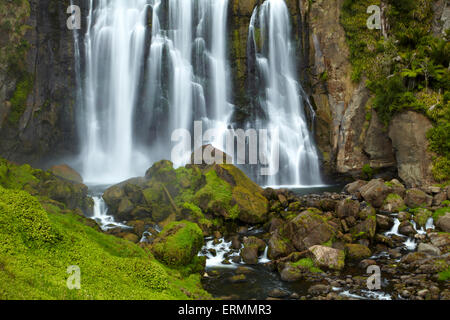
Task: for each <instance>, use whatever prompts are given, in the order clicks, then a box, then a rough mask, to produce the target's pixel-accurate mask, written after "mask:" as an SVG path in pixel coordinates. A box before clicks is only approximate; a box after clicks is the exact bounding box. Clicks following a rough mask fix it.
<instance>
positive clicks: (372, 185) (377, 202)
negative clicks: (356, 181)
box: [360, 179, 390, 208]
mask: <svg viewBox="0 0 450 320" xmlns="http://www.w3.org/2000/svg"><path fill="white" fill-rule="evenodd" d="M360 192H361V196H362V197H363V198H364V200H366V201H367V202H368V203H370V204H371V205H372V206H374V207H375V208H380V207H381V206H382V205H383V201H384V199H386V197H387V196H388V194H389V193H390V189H389V187H388V186H386V184H385V183H384V181H383V180H382V179H373V180H371V181H370V182H369V183H368V184H366V185H364V186H363V187H361V189H360Z"/></svg>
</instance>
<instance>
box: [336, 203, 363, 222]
mask: <svg viewBox="0 0 450 320" xmlns="http://www.w3.org/2000/svg"><path fill="white" fill-rule="evenodd" d="M358 213H359V201H357V200H351V199H345V200H342V201H339V203H338V204H337V208H336V214H337V216H338V217H339V218H345V217H357V216H358Z"/></svg>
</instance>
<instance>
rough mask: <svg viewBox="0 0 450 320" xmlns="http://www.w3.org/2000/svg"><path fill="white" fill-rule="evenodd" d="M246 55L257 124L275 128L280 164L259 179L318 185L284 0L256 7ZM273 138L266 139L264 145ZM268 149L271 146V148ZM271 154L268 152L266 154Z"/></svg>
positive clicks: (279, 182) (312, 148) (313, 151)
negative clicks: (259, 114) (254, 92)
mask: <svg viewBox="0 0 450 320" xmlns="http://www.w3.org/2000/svg"><path fill="white" fill-rule="evenodd" d="M248 41H249V48H250V49H253V50H249V52H248V54H249V55H250V56H249V57H248V60H249V61H250V62H253V63H254V64H255V66H254V68H252V66H249V69H250V70H252V69H254V70H255V73H256V74H254V75H250V76H253V77H254V79H251V80H250V81H249V82H254V84H253V85H252V87H254V88H262V89H260V90H258V91H259V94H258V99H257V104H259V106H258V107H259V108H260V109H261V111H262V114H264V116H263V117H261V118H260V119H258V120H257V121H256V124H258V125H260V126H262V127H265V128H267V129H268V130H269V131H270V132H278V137H279V139H278V143H279V157H280V158H279V159H280V170H279V172H278V174H277V175H274V176H269V177H268V179H267V180H266V181H262V179H261V178H260V179H258V180H259V183H264V182H265V183H266V184H269V185H280V184H283V185H297V186H305V185H320V184H322V181H321V177H320V170H319V159H318V154H317V150H316V148H315V145H314V141H313V137H312V135H311V133H310V132H309V130H308V124H307V119H306V116H305V112H304V101H305V102H306V104H307V107H309V109H310V112H311V114H312V115H313V117H314V111H313V109H312V107H311V105H310V104H309V101H308V98H307V96H306V95H305V94H304V92H303V89H302V87H301V85H300V83H299V81H298V76H297V72H296V70H297V67H296V63H295V59H294V56H295V54H296V52H295V47H294V44H293V42H292V41H291V25H290V16H289V11H288V9H287V6H286V4H285V2H284V0H266V1H265V2H264V3H263V4H262V5H261V6H260V7H259V8H258V7H257V8H255V10H254V12H253V15H252V18H251V23H250V26H249V40H248ZM274 143H277V141H274V139H272V141H270V142H269V145H272V144H274ZM270 150H273V148H270ZM273 156H274V155H272V154H270V153H269V155H268V158H269V159H271V158H272V157H273Z"/></svg>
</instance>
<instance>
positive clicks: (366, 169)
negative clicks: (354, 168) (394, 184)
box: [362, 164, 373, 180]
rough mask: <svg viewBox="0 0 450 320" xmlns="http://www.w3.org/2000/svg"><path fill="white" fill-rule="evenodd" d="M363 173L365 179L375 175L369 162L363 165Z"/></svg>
mask: <svg viewBox="0 0 450 320" xmlns="http://www.w3.org/2000/svg"><path fill="white" fill-rule="evenodd" d="M362 174H363V176H364V179H367V180H370V179H372V177H373V169H372V168H371V167H370V165H369V164H365V165H363V167H362Z"/></svg>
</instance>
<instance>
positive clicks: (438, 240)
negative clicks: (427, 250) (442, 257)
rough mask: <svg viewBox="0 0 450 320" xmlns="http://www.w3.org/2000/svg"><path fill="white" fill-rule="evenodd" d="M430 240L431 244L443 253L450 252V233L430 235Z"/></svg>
mask: <svg viewBox="0 0 450 320" xmlns="http://www.w3.org/2000/svg"><path fill="white" fill-rule="evenodd" d="M428 236H429V238H430V240H431V244H432V245H433V246H435V247H437V248H439V249H440V250H441V252H442V253H444V254H445V253H447V252H449V251H450V233H437V232H433V233H430V234H429V235H428Z"/></svg>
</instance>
